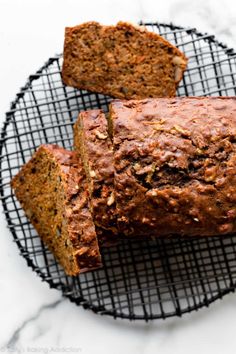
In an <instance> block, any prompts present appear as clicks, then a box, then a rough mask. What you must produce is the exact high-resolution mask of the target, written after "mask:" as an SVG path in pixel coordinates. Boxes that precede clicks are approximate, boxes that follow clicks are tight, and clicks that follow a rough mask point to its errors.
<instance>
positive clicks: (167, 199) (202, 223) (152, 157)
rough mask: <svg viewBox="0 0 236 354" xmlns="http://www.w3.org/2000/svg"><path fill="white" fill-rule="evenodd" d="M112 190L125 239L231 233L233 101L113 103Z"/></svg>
mask: <svg viewBox="0 0 236 354" xmlns="http://www.w3.org/2000/svg"><path fill="white" fill-rule="evenodd" d="M111 115H112V118H113V135H114V164H115V187H116V201H117V209H118V213H119V214H120V215H121V217H120V219H119V222H120V224H121V226H123V228H124V230H125V232H126V233H127V234H128V233H130V234H132V233H133V232H141V233H144V234H145V233H146V234H147V233H150V232H153V233H156V235H157V236H158V235H168V234H171V233H176V234H180V235H189V236H191V235H202V236H203V235H215V234H224V233H229V232H233V231H235V230H236V207H235V205H236V204H235V203H236V189H235V185H236V98H235V97H232V98H230V97H228V98H215V97H209V98H200V97H198V98H197V97H196V98H193V97H191V98H188V97H186V98H174V99H167V98H162V99H161V98H160V99H146V100H143V101H129V102H127V101H118V100H117V101H114V102H113V103H112V104H111Z"/></svg>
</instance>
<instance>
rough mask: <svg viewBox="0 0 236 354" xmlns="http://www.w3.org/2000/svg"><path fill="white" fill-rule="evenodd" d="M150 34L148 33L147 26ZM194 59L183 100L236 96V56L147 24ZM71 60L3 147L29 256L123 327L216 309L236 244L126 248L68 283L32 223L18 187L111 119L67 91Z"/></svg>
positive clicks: (210, 39) (89, 98)
mask: <svg viewBox="0 0 236 354" xmlns="http://www.w3.org/2000/svg"><path fill="white" fill-rule="evenodd" d="M142 24H143V23H142ZM145 26H146V27H147V29H148V30H151V31H154V32H156V33H159V34H161V35H163V36H164V37H165V38H166V39H167V40H169V41H170V42H172V43H173V44H175V45H176V46H178V47H179V48H180V50H182V51H183V52H185V54H186V55H187V57H188V58H189V63H188V69H187V71H186V72H185V75H184V79H183V81H182V82H181V84H180V86H179V89H178V93H177V94H178V95H179V96H207V95H213V96H218V95H220V96H233V95H235V94H236V53H235V52H234V50H233V49H229V48H227V47H226V46H225V45H223V44H221V43H219V42H217V41H216V40H215V39H214V36H211V35H208V34H201V33H199V32H197V31H196V29H194V28H188V29H185V28H182V27H176V26H174V25H172V24H171V25H169V24H158V23H145ZM61 64H62V56H61V55H56V56H55V57H53V58H50V59H49V60H48V61H47V62H46V63H45V65H44V66H43V67H42V68H41V69H40V70H38V71H37V72H36V73H35V74H34V75H31V76H30V77H29V79H28V81H27V83H26V85H25V86H24V87H23V88H22V89H21V90H20V92H19V93H18V94H17V96H16V99H15V101H14V102H13V103H12V104H11V108H10V110H9V112H7V114H6V120H5V122H4V126H3V129H2V134H1V140H0V163H1V171H0V174H1V175H0V193H1V199H2V203H3V209H4V213H5V216H6V219H7V224H8V227H9V229H10V231H11V232H12V234H13V237H14V241H15V242H16V243H17V245H18V247H19V249H20V253H21V254H22V255H23V256H24V257H25V259H26V260H27V263H28V265H29V266H30V267H32V268H33V270H34V271H35V272H37V273H38V274H39V275H40V276H41V278H42V279H43V280H44V281H46V282H48V284H49V285H50V287H53V288H57V289H59V290H61V291H62V293H63V295H64V296H66V297H68V298H69V299H70V300H71V301H73V302H75V303H76V304H80V305H83V307H84V308H88V309H91V310H93V311H94V312H96V313H100V314H106V315H111V316H113V317H114V318H117V317H120V318H127V319H130V320H134V319H140V320H146V321H148V320H151V319H157V318H162V319H164V318H167V317H171V316H181V315H182V314H184V313H187V312H190V311H192V310H197V309H199V308H201V307H203V306H208V305H209V304H210V303H211V302H213V301H215V300H216V299H219V298H222V296H223V295H225V294H227V293H229V292H231V291H234V290H235V287H236V236H235V235H230V236H224V237H218V236H216V237H214V238H193V239H177V238H176V239H161V238H159V239H155V240H146V241H129V240H128V241H122V242H120V243H119V244H118V245H116V246H113V247H110V248H103V249H102V257H103V263H104V267H103V268H102V269H99V270H96V271H93V272H90V273H85V274H81V275H80V276H78V277H69V276H66V275H65V273H64V271H63V269H62V268H61V267H60V265H59V264H58V263H57V262H56V261H55V259H54V257H53V255H52V254H51V253H50V252H49V251H48V249H47V248H46V247H45V245H43V243H42V242H41V240H40V238H39V236H38V235H37V233H36V231H35V230H34V228H33V227H32V225H31V224H30V223H29V221H28V220H27V219H26V217H25V215H24V212H23V210H22V209H21V207H20V205H19V203H18V201H17V200H16V198H15V196H14V195H13V194H12V191H11V188H10V180H11V178H12V177H13V176H14V175H15V174H16V173H17V172H18V170H19V169H20V167H21V166H22V165H23V164H24V163H26V162H27V161H28V160H29V159H30V157H31V156H32V154H33V153H34V151H35V150H36V149H37V147H38V146H39V145H40V144H45V143H47V144H48V143H56V144H59V145H61V146H63V147H65V148H66V149H71V148H72V144H73V123H74V121H75V120H76V118H77V115H78V112H79V111H81V110H86V109H93V108H102V109H104V110H105V111H107V110H108V104H109V102H110V100H111V98H110V97H108V96H104V95H100V94H96V93H91V92H88V91H84V90H77V89H73V88H71V87H66V86H64V85H63V83H62V79H61Z"/></svg>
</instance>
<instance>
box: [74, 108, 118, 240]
mask: <svg viewBox="0 0 236 354" xmlns="http://www.w3.org/2000/svg"><path fill="white" fill-rule="evenodd" d="M74 147H75V149H76V150H77V151H78V152H79V154H80V157H81V160H82V161H83V164H84V168H85V171H86V175H87V180H88V185H89V190H90V199H91V210H92V215H93V220H94V223H95V225H96V226H97V228H96V230H97V233H98V235H99V240H100V241H101V240H102V239H104V242H105V241H108V240H109V239H111V238H112V237H113V238H114V235H116V234H117V232H118V231H117V222H116V217H117V216H116V206H115V196H114V165H113V147H112V142H111V140H110V137H109V135H108V123H107V119H106V117H105V114H104V113H103V112H102V110H90V111H85V112H80V114H79V116H78V119H77V121H76V123H75V125H74ZM105 230H106V231H107V232H104V231H105Z"/></svg>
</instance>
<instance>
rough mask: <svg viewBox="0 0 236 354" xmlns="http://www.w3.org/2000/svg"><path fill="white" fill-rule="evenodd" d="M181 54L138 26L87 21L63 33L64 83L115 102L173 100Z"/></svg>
mask: <svg viewBox="0 0 236 354" xmlns="http://www.w3.org/2000/svg"><path fill="white" fill-rule="evenodd" d="M186 66H187V58H186V57H185V55H184V54H183V53H182V52H181V51H180V50H179V49H178V48H176V47H175V46H173V45H172V44H171V43H169V42H168V41H167V40H165V39H164V38H163V37H161V36H160V35H158V34H157V33H154V32H149V31H147V30H146V29H145V27H143V26H134V25H132V24H130V23H127V22H118V24H117V25H116V26H102V25H100V24H99V23H97V22H87V23H84V24H81V25H79V26H75V27H71V28H70V27H67V28H66V30H65V42H64V61H63V69H62V77H63V81H64V83H65V84H66V85H69V86H73V87H77V88H81V89H87V90H90V91H94V92H99V93H104V94H108V95H110V96H113V97H117V98H126V99H131V98H144V97H162V96H175V91H176V88H177V86H178V84H179V82H180V81H181V79H182V77H183V72H184V70H185V69H186Z"/></svg>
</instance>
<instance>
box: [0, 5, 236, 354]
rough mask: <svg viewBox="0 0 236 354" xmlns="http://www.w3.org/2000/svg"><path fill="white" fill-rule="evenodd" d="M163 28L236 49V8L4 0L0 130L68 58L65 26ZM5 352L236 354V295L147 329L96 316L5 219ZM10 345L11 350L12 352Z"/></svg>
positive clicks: (0, 250)
mask: <svg viewBox="0 0 236 354" xmlns="http://www.w3.org/2000/svg"><path fill="white" fill-rule="evenodd" d="M92 19H94V20H99V21H101V22H103V23H114V22H116V21H117V20H119V19H123V20H130V21H133V22H135V21H138V20H140V19H142V20H158V21H163V22H170V21H171V22H173V23H175V24H180V25H186V26H195V27H197V28H198V29H199V30H201V31H207V32H209V33H213V34H215V35H216V36H217V38H219V39H220V40H221V41H224V42H226V43H227V44H228V45H229V46H234V47H236V3H235V0H220V1H218V0H191V1H190V0H176V1H175V0H163V1H158V0H97V1H96V0H94V1H91V0H82V1H81V0H66V1H61V0H54V1H53V0H34V1H32V0H28V1H26V0H15V1H13V0H0V50H1V55H0V87H1V89H0V93H1V94H0V124H1V125H2V122H3V120H4V112H5V111H6V110H7V109H8V108H9V103H10V101H11V100H12V99H13V98H14V95H15V93H16V92H17V91H18V89H19V87H21V86H22V85H23V84H24V82H25V80H26V78H27V76H28V74H30V73H34V71H35V70H36V69H38V67H39V66H41V64H42V63H43V62H44V61H45V60H46V59H47V58H48V57H49V56H51V55H53V54H54V53H56V52H60V51H61V50H62V43H63V32H64V27H65V26H66V25H75V24H77V23H80V22H82V21H87V20H92ZM0 230H1V231H0V351H2V352H9V351H11V352H27V353H29V352H37V353H38V352H40V353H45V354H46V353H49V352H50V351H51V352H53V351H54V352H75V353H83V354H94V353H96V354H98V353H103V354H104V353H114V354H116V353H117V354H118V353H122V352H127V353H129V354H133V353H137V354H138V353H145V354H149V353H163V354H164V353H171V354H173V353H175V354H185V353H191V354H194V353H201V352H202V353H208V354H211V353H214V354H221V353H223V352H226V353H227V354H231V353H232V354H234V353H235V352H236V349H235V337H234V336H235V327H236V295H235V294H232V295H228V296H226V297H225V298H224V299H223V300H222V301H217V302H216V303H214V304H213V305H211V306H210V308H208V309H203V310H200V311H199V312H196V313H191V314H189V315H186V316H184V317H183V318H182V319H178V318H174V319H171V320H166V321H154V322H152V323H149V324H145V323H129V322H127V321H124V320H116V321H114V320H113V319H111V318H107V317H101V316H98V315H94V314H93V313H91V312H89V311H85V310H83V309H82V308H80V307H76V306H75V305H74V304H71V303H70V302H69V301H68V300H65V299H62V297H61V294H60V293H59V292H58V291H56V290H52V289H49V288H48V285H47V284H46V283H42V282H41V280H40V278H39V277H37V276H36V274H35V273H33V272H32V271H31V269H30V268H28V267H27V265H26V262H25V260H24V259H23V258H22V257H20V256H19V255H18V249H17V247H16V245H15V244H14V243H13V242H12V236H11V234H10V232H9V231H8V230H7V228H6V222H5V220H4V217H3V215H1V216H0ZM7 345H10V348H11V349H7Z"/></svg>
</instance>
